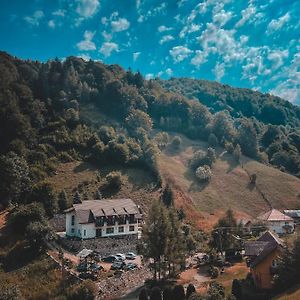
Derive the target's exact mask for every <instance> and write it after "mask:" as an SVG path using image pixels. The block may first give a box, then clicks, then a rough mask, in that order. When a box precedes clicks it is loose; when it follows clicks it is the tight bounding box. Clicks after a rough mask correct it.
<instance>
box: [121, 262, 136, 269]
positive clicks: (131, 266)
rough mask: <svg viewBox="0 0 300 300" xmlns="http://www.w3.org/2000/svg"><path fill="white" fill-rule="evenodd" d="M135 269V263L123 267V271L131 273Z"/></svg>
mask: <svg viewBox="0 0 300 300" xmlns="http://www.w3.org/2000/svg"><path fill="white" fill-rule="evenodd" d="M136 268H137V264H136V263H128V264H127V265H126V266H125V267H124V270H127V271H132V270H135V269H136Z"/></svg>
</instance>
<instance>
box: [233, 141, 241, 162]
mask: <svg viewBox="0 0 300 300" xmlns="http://www.w3.org/2000/svg"><path fill="white" fill-rule="evenodd" d="M241 155H242V151H241V147H240V145H239V144H237V145H236V146H235V148H234V150H233V156H234V159H235V160H236V161H237V162H238V161H239V160H240V158H241Z"/></svg>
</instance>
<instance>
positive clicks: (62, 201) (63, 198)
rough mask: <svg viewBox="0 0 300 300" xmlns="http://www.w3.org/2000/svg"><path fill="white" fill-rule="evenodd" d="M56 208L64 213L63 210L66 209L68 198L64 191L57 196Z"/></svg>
mask: <svg viewBox="0 0 300 300" xmlns="http://www.w3.org/2000/svg"><path fill="white" fill-rule="evenodd" d="M57 202H58V207H59V209H60V211H64V210H65V209H67V208H68V197H67V193H66V191H65V190H62V191H61V192H60V193H59V194H58V201H57Z"/></svg>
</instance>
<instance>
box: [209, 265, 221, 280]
mask: <svg viewBox="0 0 300 300" xmlns="http://www.w3.org/2000/svg"><path fill="white" fill-rule="evenodd" d="M209 275H210V277H211V278H212V279H216V278H218V277H219V275H220V271H219V268H218V267H211V268H210V270H209Z"/></svg>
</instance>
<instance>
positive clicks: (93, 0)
mask: <svg viewBox="0 0 300 300" xmlns="http://www.w3.org/2000/svg"><path fill="white" fill-rule="evenodd" d="M76 4H77V6H76V12H77V13H78V15H79V16H80V17H82V18H90V17H92V16H93V15H94V14H95V13H96V12H97V11H98V8H99V6H100V2H99V0H76Z"/></svg>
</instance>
